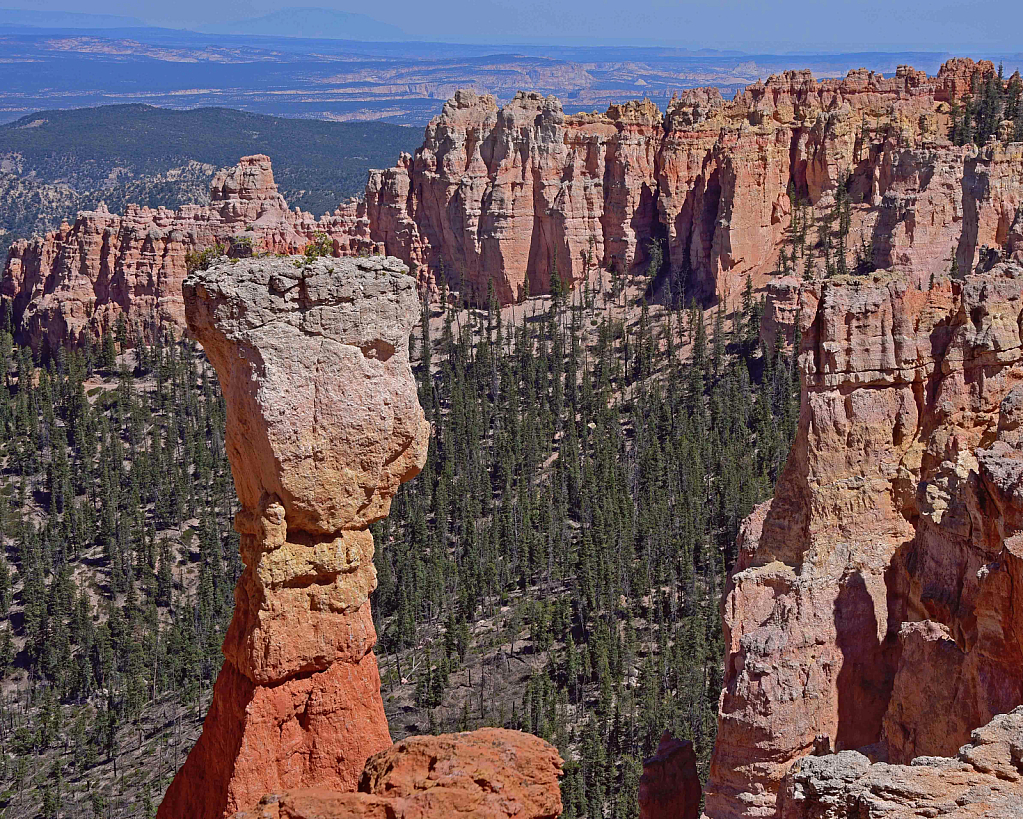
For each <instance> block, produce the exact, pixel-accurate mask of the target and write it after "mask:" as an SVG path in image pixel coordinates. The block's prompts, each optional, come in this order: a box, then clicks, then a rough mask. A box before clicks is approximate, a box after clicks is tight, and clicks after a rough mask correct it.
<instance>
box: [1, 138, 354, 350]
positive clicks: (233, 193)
mask: <svg viewBox="0 0 1023 819" xmlns="http://www.w3.org/2000/svg"><path fill="white" fill-rule="evenodd" d="M363 209H364V206H363V205H359V204H356V203H354V202H353V203H346V204H343V205H342V206H341V207H340V208H339V209H338V210H336V211H335V212H334V213H332V214H328V215H327V216H325V217H323V218H322V219H320V220H316V219H314V218H313V217H312V216H311V215H310V214H308V213H301V212H299V211H297V210H295V211H290V210H288V205H287V202H285V200H284V197H283V196H281V194H280V193H279V192H278V190H277V185H276V184H275V183H274V178H273V171H272V169H271V167H270V160H269V158H268V157H265V156H248V157H244V158H243V159H242V160H241V162H240V163H239V164H238V165H237V166H235V167H234V168H230V169H227V170H224V171H221V172H220V173H218V174H217V175H216V177H215V178H214V180H213V183H212V189H211V192H210V204H209V205H208V206H198V205H185V206H183V207H181V208H179V209H178V210H169V209H167V208H156V209H153V208H145V207H138V206H135V205H131V206H129V207H128V209H127V210H126V212H125V214H124V215H123V216H117V215H114V214H111V213H110V212H109V211H107V210H106V209H105V208H103V207H101V208H100V209H99V210H97V211H93V212H84V213H80V214H79V215H78V218H77V220H76V221H75V224H74V225H68V224H63V225H61V227H60V229H58V230H56V231H54V232H53V233H49V234H47V235H46V236H45V237H42V238H39V239H33V240H32V241H24V240H22V241H18V242H15V243H14V244H13V245H12V246H11V248H10V251H9V253H8V258H7V263H6V267H5V269H4V273H3V279H2V281H0V296H4V297H6V298H9V299H11V301H12V303H13V307H14V314H15V318H16V319H17V320H18V321H19V322H20V324H21V326H22V329H23V333H24V336H25V338H26V340H27V341H28V342H29V343H31V344H32V345H33V347H35V348H37V349H38V348H39V347H40V346H41V345H49V347H50V348H51V349H56V348H57V347H58V346H60V345H61V344H64V343H77V342H79V341H81V340H82V339H83V338H91V339H93V340H95V339H97V338H99V337H100V336H101V335H102V334H103V332H104V331H106V330H111V329H113V327H114V326H115V324H116V323H117V321H118V319H119V318H121V317H123V318H124V320H125V321H126V323H127V326H128V330H129V331H130V332H131V334H132V336H133V338H138V337H142V338H147V339H149V340H151V339H152V337H153V335H154V333H155V331H156V328H157V327H158V326H160V325H162V324H166V325H170V326H172V327H174V328H175V329H176V330H177V332H178V333H179V334H180V333H181V332H183V331H184V329H185V314H184V304H183V302H182V300H181V283H182V281H183V280H184V278H185V276H186V274H187V256H188V254H189V253H190V252H193V251H200V250H203V249H206V248H211V247H213V246H215V245H218V244H220V245H224V246H231V245H232V244H233V245H234V246H235V247H234V249H235V251H237V252H243V251H247V250H248V248H247V247H246V246H245V244H246V243H249V244H251V249H252V251H255V252H268V253H295V252H300V251H301V250H302V249H304V248H305V246H306V245H307V244H308V243H309V241H310V240H311V239H312V238H313V237H314V236H315V235H316V234H317V233H324V234H326V235H328V236H329V237H331V238H332V240H333V241H334V245H335V252H337V253H339V254H345V255H354V254H355V253H358V252H369V251H371V250H374V246H373V245H372V243H371V242H369V240H368V221H367V220H366V218H365V215H364V214H363V213H362V210H363Z"/></svg>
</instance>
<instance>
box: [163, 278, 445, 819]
mask: <svg viewBox="0 0 1023 819" xmlns="http://www.w3.org/2000/svg"><path fill="white" fill-rule="evenodd" d="M184 297H185V310H186V316H187V319H188V326H189V328H190V329H191V331H192V333H194V334H195V337H196V338H197V339H198V340H199V341H200V343H201V344H202V345H203V347H204V349H205V350H206V354H207V355H208V356H209V358H210V361H211V362H212V363H213V366H214V367H215V368H216V370H217V374H218V376H219V378H220V382H221V384H222V385H223V389H224V396H225V400H226V402H227V447H228V457H229V458H230V461H231V468H232V472H233V474H234V480H235V487H236V489H237V492H238V499H239V501H240V502H241V506H242V509H241V511H240V512H239V513H238V515H237V517H236V518H235V527H236V528H237V529H238V531H239V532H240V533H241V553H242V560H243V561H244V564H245V569H244V572H243V574H242V577H241V578H240V580H239V581H238V587H237V589H236V591H235V612H234V618H233V620H232V621H231V625H230V628H229V629H228V633H227V637H226V639H225V641H224V654H225V656H226V660H225V662H224V667H223V669H222V670H221V672H220V676H219V677H218V678H217V683H216V687H215V690H214V696H213V704H212V706H211V707H210V711H209V714H208V716H207V718H206V723H205V726H204V728H203V733H202V736H201V738H200V739H199V742H198V743H197V744H196V746H195V748H194V749H193V750H192V753H191V754H190V755H189V757H188V760H187V761H186V762H185V765H184V767H183V768H182V770H181V772H180V773H179V774H178V776H177V778H176V779H175V780H174V783H173V784H172V785H171V787H170V789H169V790H168V792H167V796H166V798H165V799H164V802H163V804H162V805H161V809H160V815H161V817H185V816H188V817H210V819H214V817H216V819H219V817H221V816H224V815H225V814H230V813H233V812H234V811H236V810H239V809H242V808H246V807H250V806H252V805H254V804H256V802H258V801H259V799H260V798H262V797H263V796H264V795H265V794H266V793H268V792H272V791H280V790H283V789H286V788H297V787H304V786H310V785H318V786H321V787H326V788H330V789H333V790H340V791H344V790H355V788H356V786H357V785H358V781H359V776H360V775H361V773H362V769H363V766H364V764H365V762H366V759H367V758H368V757H369V756H371V755H372V754H375V753H377V752H378V751H382V750H384V749H386V748H387V747H388V746H389V745H390V744H391V738H390V735H389V733H388V729H387V720H386V718H385V716H384V709H383V703H382V701H381V699H380V678H379V674H378V671H377V664H376V658H375V657H374V655H373V645H374V643H375V642H376V633H375V631H374V628H373V620H372V617H371V616H370V610H369V593H370V592H371V591H372V590H373V588H374V587H375V584H376V572H375V570H374V567H373V536H372V534H371V533H370V532H369V529H368V526H369V525H370V524H371V523H373V522H374V521H376V520H379V519H380V518H382V517H384V516H385V515H386V514H387V512H388V510H389V508H390V502H391V497H392V496H393V495H394V492H395V490H396V489H397V488H398V486H399V484H401V483H402V482H403V481H407V480H409V479H410V478H412V477H414V476H415V475H416V474H417V473H418V472H419V469H420V468H421V467H422V465H423V462H424V460H425V458H426V448H427V440H428V438H429V425H428V424H427V423H426V421H425V420H424V418H423V412H422V409H421V408H420V406H419V402H418V399H417V397H416V389H415V382H414V381H413V379H412V372H411V369H410V367H409V360H408V335H409V331H410V330H411V328H412V325H413V323H414V321H415V317H416V316H417V315H418V309H419V308H418V300H417V297H416V293H415V283H414V281H413V280H412V279H410V278H409V277H408V276H407V275H406V271H405V267H404V265H402V264H401V263H400V262H398V261H397V260H393V259H383V258H372V259H365V260H363V259H359V260H355V259H344V260H329V261H327V260H320V261H317V262H314V263H311V264H306V265H303V264H301V263H299V264H297V265H296V263H295V262H293V261H292V260H291V259H261V260H250V261H241V262H238V263H237V264H220V265H216V266H214V267H212V268H210V269H209V270H204V271H200V272H197V273H196V274H194V275H193V276H191V277H190V278H188V279H187V280H186V281H185V285H184Z"/></svg>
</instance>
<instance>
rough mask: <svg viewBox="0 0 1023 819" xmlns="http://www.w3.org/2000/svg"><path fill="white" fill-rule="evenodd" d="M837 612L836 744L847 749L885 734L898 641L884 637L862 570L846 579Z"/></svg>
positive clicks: (876, 739) (837, 604)
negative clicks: (883, 726)
mask: <svg viewBox="0 0 1023 819" xmlns="http://www.w3.org/2000/svg"><path fill="white" fill-rule="evenodd" d="M834 614H835V634H836V641H837V643H838V648H839V650H840V651H841V652H842V670H841V671H840V672H839V673H838V736H837V737H835V750H836V751H844V750H851V749H856V748H862V747H863V746H865V745H871V744H873V743H875V742H877V741H878V740H879V739H880V737H881V720H882V719H883V717H884V714H885V711H886V710H887V708H888V701H889V700H890V699H891V694H892V685H893V682H894V672H893V667H892V662H891V660H892V650H893V646H894V644H893V643H892V641H891V640H890V639H885V640H884V641H882V640H880V639H878V636H877V627H878V622H877V615H876V613H875V610H874V600H873V598H872V597H871V596H870V592H869V591H868V589H867V584H866V582H865V580H864V579H863V574H862V572H861V571H860V570H856V571H853V572H850V573H848V574H846V575H845V577H844V578H843V579H842V581H841V586H840V588H839V592H838V597H837V598H836V599H835V611H834ZM886 625H887V624H886ZM886 631H887V629H886Z"/></svg>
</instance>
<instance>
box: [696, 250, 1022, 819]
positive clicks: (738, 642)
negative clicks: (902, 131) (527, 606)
mask: <svg viewBox="0 0 1023 819" xmlns="http://www.w3.org/2000/svg"><path fill="white" fill-rule="evenodd" d="M917 279H918V277H916V276H912V275H906V274H903V273H899V272H890V271H886V272H883V273H877V274H874V275H872V276H869V277H862V276H856V277H854V276H849V277H838V278H834V279H831V280H828V281H825V282H823V283H816V284H813V283H804V284H802V285H798V284H795V283H793V282H789V283H787V284H786V285H785V286H781V285H779V286H778V287H776V288H775V290H774V291H773V292H772V296H774V297H776V298H777V300H778V301H779V305H778V306H777V307H776V308H774V309H773V310H769V311H768V314H767V315H768V316H769V317H772V321H773V322H774V323H775V325H776V328H778V327H784V326H785V325H786V324H787V323H789V322H791V321H794V318H793V317H794V316H795V315H798V316H799V320H800V321H801V322H802V324H803V326H802V327H801V331H802V348H801V353H800V365H801V368H802V377H803V394H802V403H801V411H800V422H799V427H798V431H797V436H796V440H795V442H794V445H793V448H792V451H791V453H790V456H789V460H788V462H787V465H786V467H785V470H784V473H783V475H782V476H781V478H780V480H779V482H778V485H777V487H776V491H775V495H774V498H773V500H772V501H770V502H768V503H767V504H764V505H762V506H761V507H759V508H758V509H757V510H756V512H755V513H754V514H753V515H752V516H751V517H750V518H749V519H748V520H747V521H745V523H744V525H743V528H742V532H741V535H740V540H739V557H738V562H737V565H736V566H735V568H734V571H733V573H732V575H731V578H730V581H729V586H728V589H727V592H726V597H725V600H724V603H723V614H724V626H725V644H726V645H725V647H726V652H727V656H726V661H725V679H724V690H723V692H722V696H721V704H720V714H719V729H718V736H717V743H716V745H715V749H714V755H713V760H712V766H711V775H710V781H709V783H708V787H707V796H706V814H707V816H708V817H712V819H738V817H744V818H752V817H774V816H776V815H784V816H786V817H788V816H792V817H795V816H807V817H810V816H813V817H825V816H828V817H831V816H834V817H836V819H837V817H845V816H849V817H853V816H857V817H860V816H874V815H875V813H871V812H866V813H856V812H854V811H853V812H849V813H842V812H836V813H827V812H826V811H824V810H823V809H821V812H819V813H813V812H804V813H799V812H798V811H797V812H791V811H793V810H795V809H794V808H793V809H791V810H790V809H789V808H785V811H788V812H783V813H781V814H778V813H776V811H777V810H778V809H779V806H778V804H777V803H776V800H777V795H778V792H779V788H781V787H782V781H783V779H784V777H785V776H786V774H787V773H788V772H789V770H790V768H791V767H792V764H793V762H794V761H796V760H798V759H800V758H804V757H808V756H810V755H813V754H822V753H823V754H827V753H828V752H831V751H839V752H845V751H850V752H851V751H859V752H860V754H861V756H862V761H861V757H860V756H857V757H849V756H843V755H842V754H839V756H840V757H841V760H842V761H840V762H835V763H833V764H835V765H839V764H846V763H847V762H848V761H849V760H855V761H856V762H855V766H854V767H856V770H857V771H859V773H857V776H860V774H863V775H864V776H866V775H867V774H866V773H865V770H866V769H865V767H864V766H866V765H867V764H869V761H878V762H885V763H891V764H892V765H907V764H909V763H910V762H912V761H913V760H914V759H915V758H917V757H932V756H933V757H952V756H955V754H956V753H957V749H959V748H960V747H961V746H966V745H967V744H968V743H969V742H970V741H971V732H973V731H974V730H975V729H978V728H981V727H982V726H984V725H987V724H988V723H989V722H991V720H992V719H993V718H995V717H996V716H997V715H999V714H1004V713H1006V712H1009V711H1011V710H1012V709H1013V708H1015V707H1016V706H1018V705H1020V704H1021V703H1023V654H1021V646H1023V618H1021V616H1020V612H1023V574H1021V572H1023V552H1021V549H1020V539H1021V527H1023V494H1021V490H1020V486H1021V481H1023V449H1021V438H1023V435H1021V433H1020V425H1021V423H1023V409H1021V408H1023V361H1021V358H1023V347H1021V332H1023V329H1021V328H1023V266H1020V265H1019V264H1016V263H1012V262H1004V263H999V264H996V265H994V267H993V268H992V269H991V270H989V271H986V272H976V273H972V274H970V275H968V276H966V277H965V279H964V280H962V281H951V280H949V278H948V277H943V278H940V279H938V280H937V281H936V282H935V283H934V286H932V287H926V286H925V287H922V288H921V287H920V286H919V282H918V281H917ZM964 753H965V752H964ZM960 755H961V754H960ZM1016 761H1017V762H1018V759H1017V760H1016ZM818 764H820V765H825V766H826V765H830V764H832V762H827V763H817V762H813V763H811V762H809V761H804V763H802V767H801V768H796V769H795V770H797V771H802V772H803V773H801V774H797V775H796V776H797V780H798V782H797V784H798V783H799V782H801V783H803V784H802V785H800V787H802V788H803V789H804V791H805V790H806V789H807V788H808V787H810V785H809V784H807V783H808V781H809V780H807V777H811V774H812V775H813V776H816V774H815V773H813V772H814V771H818V768H815V767H813V766H814V765H818ZM850 764H851V763H850ZM935 764H937V763H935ZM948 764H949V765H952V764H953V763H952V762H949V763H948ZM955 764H958V763H955ZM861 769H863V770H861ZM870 770H871V773H870V776H871V777H875V778H876V777H880V776H881V775H882V773H883V772H882V771H881V770H880V769H878V768H877V766H875V767H874V768H871V769H870ZM914 770H915V769H914ZM925 773H926V772H919V771H918V772H917V774H919V775H920V776H923V775H924V774H925ZM917 774H914V775H917ZM822 775H823V774H822ZM800 776H802V777H803V778H802V779H799V777H800ZM836 776H837V774H836ZM843 776H844V774H843ZM892 776H903V774H902V773H893V774H892ZM935 776H938V777H940V776H941V774H940V773H939V774H935ZM971 776H972V774H971ZM811 778H812V777H811ZM871 781H873V780H871ZM893 781H894V780H893ZM865 783H866V780H864V781H862V782H860V785H857V786H856V787H861V786H862V787H866V784H865ZM793 787H795V785H793ZM850 787H851V786H850ZM893 787H895V785H893ZM1019 796H1020V794H1019V793H1018V792H1017V793H1016V797H1015V798H1019ZM814 809H816V808H814ZM807 810H810V809H809V808H808V809H807ZM877 815H880V814H877ZM884 815H885V816H887V815H888V814H887V813H886V814H884ZM899 815H903V814H899ZM905 815H925V814H909V813H907V814H905ZM926 815H930V814H926ZM956 815H959V814H956ZM962 815H964V816H965V815H970V816H973V815H982V814H981V813H977V814H973V813H964V814H962ZM989 815H999V816H1001V815H1002V814H989Z"/></svg>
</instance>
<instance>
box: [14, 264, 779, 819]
mask: <svg viewBox="0 0 1023 819" xmlns="http://www.w3.org/2000/svg"><path fill="white" fill-rule="evenodd" d="M555 281H558V279H557V277H555ZM647 284H648V283H647V282H645V281H642V280H640V281H625V280H623V279H618V278H616V277H609V276H608V275H607V274H605V275H604V277H603V278H599V279H595V280H594V282H593V284H587V285H586V286H584V287H583V288H580V289H577V290H575V291H572V292H567V293H563V292H558V288H555V291H556V292H555V293H554V295H553V297H551V298H544V299H531V300H527V301H526V302H525V303H523V304H520V305H517V306H514V307H511V308H505V309H504V310H503V311H502V310H499V309H498V307H497V305H496V303H495V302H494V301H493V300H492V299H491V300H490V304H489V307H483V308H482V309H479V308H474V309H468V308H466V307H465V306H463V305H459V304H457V300H456V299H455V298H454V297H453V296H452V297H450V298H449V297H445V299H444V300H443V304H442V306H438V305H434V306H433V307H432V308H428V309H427V310H426V311H424V320H423V321H422V322H420V326H419V328H418V329H417V331H416V333H415V334H414V336H413V350H414V360H415V366H414V370H415V373H416V378H417V381H418V384H419V391H420V399H421V402H422V404H423V406H424V408H425V411H426V414H427V417H428V418H429V420H430V421H431V423H432V424H433V427H434V434H433V436H432V439H431V444H430V454H429V458H428V460H427V464H426V467H425V469H424V470H423V473H422V474H421V475H420V476H419V477H418V478H417V479H416V480H414V481H412V482H411V483H409V484H407V485H406V486H404V487H403V488H402V490H401V491H400V492H399V495H398V496H397V497H396V498H395V501H394V503H393V505H392V510H391V515H390V517H389V518H387V519H386V520H384V521H382V522H380V523H379V524H377V525H376V526H375V530H376V535H377V551H376V565H377V570H378V575H379V588H378V590H377V592H376V593H375V595H374V598H373V605H374V616H375V618H376V621H377V628H378V632H379V635H380V639H379V643H378V647H377V652H378V656H379V658H380V664H381V672H382V686H383V694H384V699H385V706H386V708H387V712H388V718H389V721H390V725H391V732H392V735H393V736H394V737H395V738H398V737H401V736H404V735H407V734H410V733H425V732H430V731H438V732H439V731H447V730H457V729H465V728H473V727H478V726H482V725H505V726H508V727H517V728H522V729H523V730H527V731H531V732H533V733H536V734H539V735H541V736H543V737H545V738H547V739H549V740H551V741H552V742H554V743H555V744H556V745H557V746H558V748H559V750H560V751H561V753H562V755H563V756H564V757H565V759H566V760H567V766H566V776H565V778H564V780H563V786H562V787H563V794H564V797H565V806H566V814H565V815H566V816H568V817H584V816H585V817H597V816H604V817H632V816H635V815H636V811H637V807H636V787H637V780H638V776H639V773H640V772H641V761H642V758H643V757H644V755H647V754H648V753H650V752H651V751H652V750H653V748H654V747H655V746H656V742H657V740H658V738H659V737H660V734H661V732H662V731H664V730H665V729H668V730H671V731H672V732H673V733H674V734H675V735H677V736H681V737H686V738H690V739H692V740H693V741H694V743H695V744H696V748H697V751H698V755H699V759H700V762H701V766H702V773H703V774H704V775H705V774H706V766H707V762H708V759H709V755H710V750H711V748H712V745H713V740H714V731H715V725H716V705H717V698H718V694H719V691H720V685H721V673H722V669H721V662H722V660H721V653H722V645H721V632H720V616H719V611H718V605H719V600H720V595H721V591H722V587H723V583H724V579H725V576H726V569H727V567H728V566H729V565H730V564H731V562H732V560H733V558H734V548H735V536H736V533H737V531H738V527H739V524H740V522H741V520H742V519H743V517H745V516H746V515H747V514H748V513H749V511H750V510H751V509H752V507H753V506H754V505H755V504H756V503H757V502H759V501H760V500H763V499H764V498H766V497H768V496H769V494H770V491H771V488H772V486H773V483H774V480H775V479H776V477H777V474H778V472H779V470H780V468H781V466H782V464H783V462H784V459H785V457H786V454H787V452H788V447H789V442H790V440H791V437H792V435H793V434H794V429H795V424H796V417H797V414H798V406H797V402H798V379H797V378H796V376H795V366H794V358H793V356H792V355H791V354H790V353H789V352H788V351H787V350H783V349H782V348H781V347H777V348H775V349H773V350H764V349H762V347H761V345H760V342H759V339H758V330H759V318H760V310H761V305H760V303H759V302H758V301H757V299H756V298H755V297H754V295H753V292H752V289H751V288H749V287H748V288H747V291H746V293H745V294H744V297H743V298H742V301H741V303H740V304H738V305H733V307H734V308H735V309H734V311H733V312H732V313H731V314H730V315H726V312H725V310H724V309H720V310H711V311H708V312H703V311H700V310H698V309H695V308H690V309H678V308H670V309H669V308H666V307H664V306H662V305H658V304H648V303H647V302H646V300H645V298H644V293H645V292H646V290H647ZM4 315H5V316H9V313H7V312H5V314H4ZM3 327H4V329H3V334H2V336H0V375H2V377H3V385H2V386H3V389H0V429H2V436H0V438H2V450H0V458H2V461H0V466H2V491H0V537H2V542H3V547H4V549H3V551H4V553H5V560H3V561H0V605H2V611H0V614H2V615H4V617H5V619H4V621H3V624H2V625H0V655H2V656H0V663H2V664H3V672H4V673H3V678H4V688H3V690H4V697H3V702H2V711H0V743H2V748H0V750H2V754H0V779H2V788H3V793H2V794H0V806H2V808H3V810H4V811H5V813H4V815H8V816H34V815H41V816H47V817H57V816H76V817H77V816H82V817H88V816H104V817H127V816H139V817H142V816H151V815H153V814H154V812H155V806H156V805H157V804H158V803H159V799H160V796H161V795H162V792H163V790H164V788H165V787H166V785H167V784H168V782H169V780H170V777H171V776H172V775H173V772H174V770H175V769H176V767H177V765H179V764H180V763H181V761H182V760H183V758H184V755H185V754H186V753H187V750H188V748H189V747H190V744H191V742H194V740H195V738H196V736H197V732H198V727H199V721H200V718H201V715H202V712H203V709H204V708H205V707H207V706H208V702H209V692H210V687H211V685H212V681H213V680H214V679H215V676H216V673H217V671H218V670H219V667H220V662H221V655H220V642H221V639H222V636H223V631H224V628H225V626H226V623H227V620H228V619H229V617H230V613H231V608H232V602H233V601H232V589H233V586H234V582H235V579H236V578H237V576H238V574H239V571H240V563H239V559H238V551H237V535H236V534H235V533H234V532H233V529H232V527H231V520H232V517H233V513H234V511H235V509H236V500H235V498H234V490H233V486H232V483H231V478H230V470H229V468H228V466H227V461H226V457H225V454H224V443H223V423H224V407H223V400H222V398H221V396H220V392H219V387H218V385H217V382H216V378H215V375H214V374H213V372H212V370H211V368H210V367H209V366H208V365H207V364H206V362H205V358H204V357H203V355H202V352H201V350H199V349H198V348H197V347H196V346H195V345H194V344H193V343H192V342H190V341H179V340H175V339H173V338H172V337H170V336H167V337H164V338H161V339H160V340H159V343H157V344H155V345H152V346H148V347H147V346H145V345H142V346H137V347H134V348H133V349H131V350H130V351H128V352H122V351H121V350H122V348H127V347H129V346H131V345H130V342H131V340H132V338H133V331H132V328H130V327H126V326H124V325H123V324H122V325H121V326H120V327H118V329H117V331H116V332H115V333H113V334H111V335H109V336H107V337H106V338H104V339H103V340H102V342H101V343H99V344H97V345H95V346H94V347H88V346H87V347H85V348H81V349H78V350H61V351H58V352H57V354H56V355H55V356H52V357H50V358H49V359H48V360H45V361H35V360H33V357H32V355H31V352H30V351H29V350H28V349H27V348H24V347H20V346H18V345H17V344H15V343H14V342H13V338H12V331H13V330H14V329H15V328H12V327H10V320H9V318H5V319H4V324H3ZM797 346H798V345H797Z"/></svg>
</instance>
